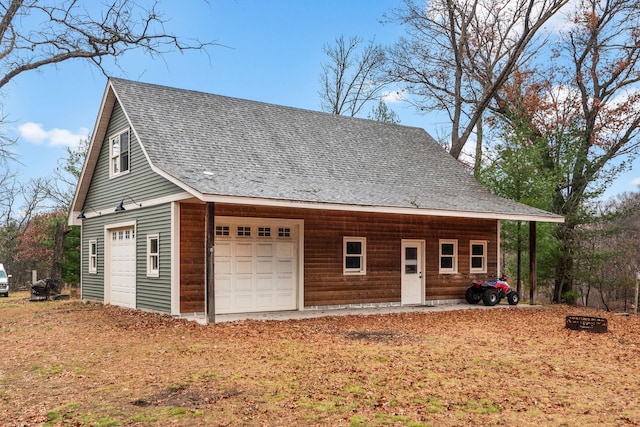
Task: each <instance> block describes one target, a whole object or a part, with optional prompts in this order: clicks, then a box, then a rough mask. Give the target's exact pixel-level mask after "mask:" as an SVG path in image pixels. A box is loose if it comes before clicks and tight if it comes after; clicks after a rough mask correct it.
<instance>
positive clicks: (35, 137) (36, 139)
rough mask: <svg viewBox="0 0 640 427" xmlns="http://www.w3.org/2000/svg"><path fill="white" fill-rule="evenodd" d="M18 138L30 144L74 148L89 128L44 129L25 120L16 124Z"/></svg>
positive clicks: (84, 137)
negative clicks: (72, 129) (73, 130)
mask: <svg viewBox="0 0 640 427" xmlns="http://www.w3.org/2000/svg"><path fill="white" fill-rule="evenodd" d="M18 132H19V134H20V138H22V139H24V140H26V141H28V142H31V143H32V144H38V145H47V146H49V147H65V146H66V147H72V148H76V147H77V146H78V144H79V143H80V141H81V140H83V139H86V138H87V137H88V135H89V129H87V128H80V129H78V131H77V132H72V131H70V130H68V129H58V128H53V129H50V130H46V129H44V128H43V127H42V125H41V124H40V123H33V122H27V123H23V124H21V125H20V126H18Z"/></svg>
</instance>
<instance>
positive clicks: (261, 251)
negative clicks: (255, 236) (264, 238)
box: [256, 243, 273, 257]
mask: <svg viewBox="0 0 640 427" xmlns="http://www.w3.org/2000/svg"><path fill="white" fill-rule="evenodd" d="M256 256H259V257H272V256H273V245H272V244H271V243H258V244H257V245H256Z"/></svg>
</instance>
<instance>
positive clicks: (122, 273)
mask: <svg viewBox="0 0 640 427" xmlns="http://www.w3.org/2000/svg"><path fill="white" fill-rule="evenodd" d="M109 235H110V236H109V237H110V240H109V245H110V247H111V248H110V249H111V260H110V263H109V265H110V268H109V283H110V286H111V292H110V303H111V304H113V305H118V306H120V307H127V308H135V306H136V235H135V229H134V228H133V227H127V228H119V229H112V230H110V231H109Z"/></svg>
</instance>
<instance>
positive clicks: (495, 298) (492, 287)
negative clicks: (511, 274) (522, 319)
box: [464, 277, 520, 306]
mask: <svg viewBox="0 0 640 427" xmlns="http://www.w3.org/2000/svg"><path fill="white" fill-rule="evenodd" d="M504 297H507V301H509V305H516V304H518V302H519V301H520V295H518V293H517V292H516V291H515V290H513V289H511V286H509V284H508V283H507V278H506V277H499V278H497V279H496V280H489V281H486V282H483V281H480V280H474V281H473V282H472V283H471V287H469V289H467V292H466V293H465V294H464V298H465V299H466V300H467V302H468V303H469V304H477V303H479V302H480V300H482V302H483V303H484V305H489V306H491V305H496V304H498V303H499V302H500V300H502V298H504Z"/></svg>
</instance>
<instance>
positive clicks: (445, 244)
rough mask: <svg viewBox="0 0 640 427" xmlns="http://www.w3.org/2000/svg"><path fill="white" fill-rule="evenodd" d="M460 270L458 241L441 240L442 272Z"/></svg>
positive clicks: (449, 272)
mask: <svg viewBox="0 0 640 427" xmlns="http://www.w3.org/2000/svg"><path fill="white" fill-rule="evenodd" d="M457 272H458V241H457V240H440V274H451V273H457Z"/></svg>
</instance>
